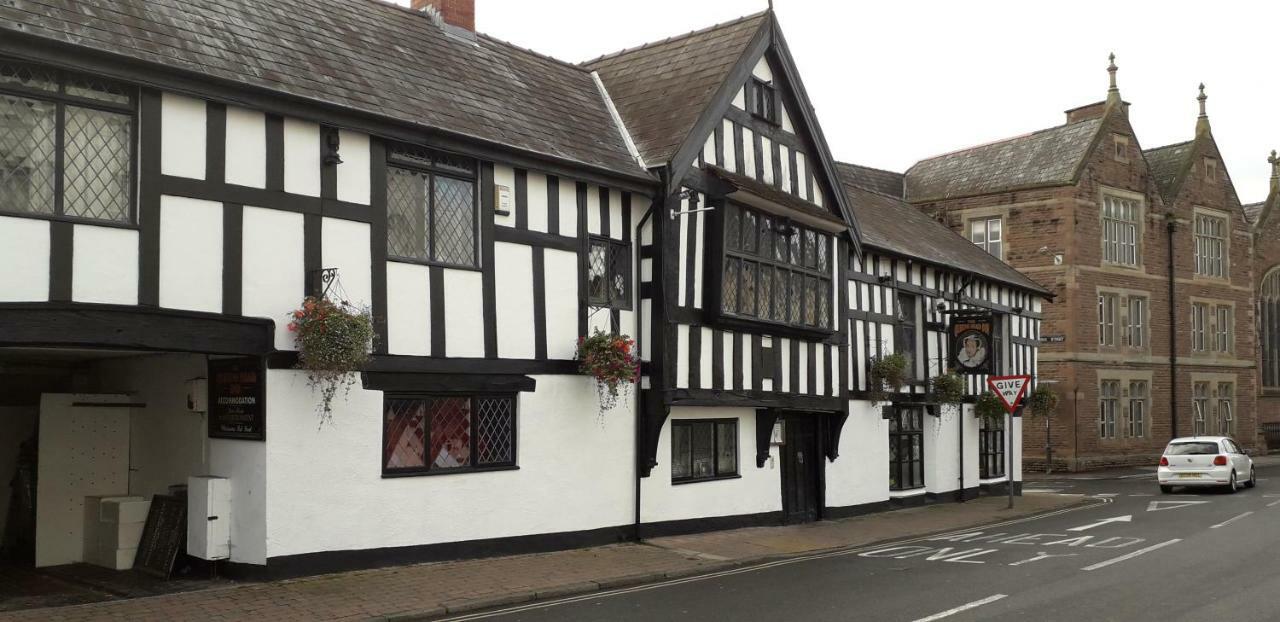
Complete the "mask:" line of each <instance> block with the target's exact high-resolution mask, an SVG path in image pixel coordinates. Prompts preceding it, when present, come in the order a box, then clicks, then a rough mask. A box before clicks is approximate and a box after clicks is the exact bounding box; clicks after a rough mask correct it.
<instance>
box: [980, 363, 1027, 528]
mask: <svg viewBox="0 0 1280 622" xmlns="http://www.w3.org/2000/svg"><path fill="white" fill-rule="evenodd" d="M1030 384H1031V376H991V377H989V378H987V387H988V388H990V389H991V392H992V393H995V394H996V397H997V398H1000V403H1001V404H1004V410H1005V413H1007V414H1006V415H1005V426H1004V430H1005V434H1004V435H1005V438H1006V439H1008V442H1009V448H1008V450H1006V452H1005V453H1006V460H1007V461H1008V464H1009V466H1008V468H1006V469H1005V479H1006V480H1007V481H1006V482H1005V488H1006V489H1007V490H1008V492H1009V509H1013V413H1014V412H1016V411H1017V410H1018V407H1019V406H1020V405H1021V404H1022V398H1024V397H1026V395H1027V386H1028V385H1030Z"/></svg>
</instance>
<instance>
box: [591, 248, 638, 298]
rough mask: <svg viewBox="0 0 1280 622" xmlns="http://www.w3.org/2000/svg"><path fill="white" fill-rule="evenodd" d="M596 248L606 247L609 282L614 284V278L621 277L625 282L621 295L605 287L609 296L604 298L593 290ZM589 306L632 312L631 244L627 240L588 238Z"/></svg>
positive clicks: (605, 259)
mask: <svg viewBox="0 0 1280 622" xmlns="http://www.w3.org/2000/svg"><path fill="white" fill-rule="evenodd" d="M596 247H604V249H605V257H604V265H605V272H606V277H607V280H608V282H613V280H614V278H615V277H617V276H621V277H622V280H623V290H624V291H623V293H621V294H619V293H618V292H617V291H616V290H615V289H614V288H612V287H608V286H606V287H605V290H606V292H608V294H607V295H606V296H604V297H601V296H598V295H596V294H595V293H594V292H592V288H591V254H592V252H593V250H594V249H595V248H596ZM586 263H587V274H586V279H587V304H588V305H590V306H592V307H597V308H606V309H618V310H620V311H630V310H631V287H632V282H631V272H632V267H631V242H629V241H625V240H617V239H614V238H610V237H605V236H602V235H591V236H588V237H587V262H586Z"/></svg>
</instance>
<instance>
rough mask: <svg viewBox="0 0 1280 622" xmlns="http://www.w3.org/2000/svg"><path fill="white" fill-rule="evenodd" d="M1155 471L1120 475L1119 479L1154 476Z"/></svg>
mask: <svg viewBox="0 0 1280 622" xmlns="http://www.w3.org/2000/svg"><path fill="white" fill-rule="evenodd" d="M1155 476H1156V474H1155V473H1139V474H1137V475H1121V476H1120V479H1139V478H1143V477H1155Z"/></svg>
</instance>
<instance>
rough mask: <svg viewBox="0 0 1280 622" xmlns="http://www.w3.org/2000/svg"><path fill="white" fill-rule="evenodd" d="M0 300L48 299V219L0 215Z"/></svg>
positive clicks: (25, 300) (41, 300) (40, 300)
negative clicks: (2, 268) (1, 268)
mask: <svg viewBox="0 0 1280 622" xmlns="http://www.w3.org/2000/svg"><path fill="white" fill-rule="evenodd" d="M0 265H3V266H4V270H0V302H28V301H39V302H43V301H46V300H48V299H49V221H47V220H35V219H31V218H9V217H7V216H0Z"/></svg>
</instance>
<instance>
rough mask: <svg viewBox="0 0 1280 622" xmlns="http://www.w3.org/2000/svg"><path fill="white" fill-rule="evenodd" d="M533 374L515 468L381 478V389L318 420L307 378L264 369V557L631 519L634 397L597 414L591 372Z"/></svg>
mask: <svg viewBox="0 0 1280 622" xmlns="http://www.w3.org/2000/svg"><path fill="white" fill-rule="evenodd" d="M535 380H536V381H537V387H538V388H537V392H536V393H532V394H530V393H522V394H520V398H519V404H518V407H517V408H518V414H517V429H518V430H517V434H518V439H519V441H518V444H517V447H518V456H517V460H518V463H519V466H520V468H519V469H517V470H509V471H493V472H482V473H459V474H452V475H437V476H430V477H399V478H387V479H384V478H382V476H381V468H380V464H379V460H380V459H381V455H382V394H381V392H378V391H365V390H362V389H360V388H359V386H356V387H354V388H353V389H352V391H351V393H350V394H349V396H344V394H343V393H341V392H340V393H339V394H338V398H337V400H335V402H334V413H333V424H332V425H325V426H324V427H323V428H318V427H317V426H316V414H315V411H314V408H315V396H314V394H313V393H312V391H311V390H310V389H309V388H308V387H307V384H306V379H305V377H304V375H303V374H302V373H300V372H297V371H293V370H271V371H269V372H268V386H267V404H268V410H269V413H270V414H269V416H268V417H267V443H269V445H270V446H269V447H268V451H267V465H266V473H267V489H268V490H270V491H271V495H272V496H271V499H270V502H269V503H268V506H267V554H268V556H270V557H275V556H281V555H296V554H301V553H312V552H318V551H331V550H349V549H367V548H377V547H396V546H411V545H419V544H432V543H439V542H458V541H466V540H476V539H483V538H499V537H511V536H521V535H530V534H540V533H556V532H566V531H580V530H587V529H596V528H602V527H611V526H620V525H629V524H630V523H631V519H632V512H633V507H634V506H633V501H632V494H633V488H632V482H633V481H634V480H633V479H632V478H633V477H634V474H635V472H634V467H633V463H632V461H631V460H630V456H632V455H633V453H634V451H635V449H634V443H633V431H634V423H633V412H632V410H631V407H630V405H629V404H630V403H632V402H630V400H628V401H625V402H623V405H620V406H619V407H618V408H617V409H615V410H613V411H611V412H609V413H607V414H606V416H605V417H604V421H603V423H602V422H601V421H600V420H599V419H598V417H597V414H596V394H595V388H594V386H592V384H591V380H590V379H588V378H585V377H579V376H537V377H536V378H535ZM566 439H572V442H571V444H572V451H567V450H566V444H565V443H566V442H567V441H566ZM316 456H325V457H326V459H325V460H317V459H316ZM619 457H624V458H625V459H619ZM513 517H515V519H513ZM375 524H376V527H370V528H367V529H366V528H353V526H356V527H358V526H360V525H366V526H369V525H375ZM300 526H305V528H302V527H300Z"/></svg>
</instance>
